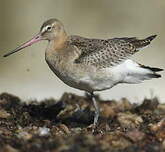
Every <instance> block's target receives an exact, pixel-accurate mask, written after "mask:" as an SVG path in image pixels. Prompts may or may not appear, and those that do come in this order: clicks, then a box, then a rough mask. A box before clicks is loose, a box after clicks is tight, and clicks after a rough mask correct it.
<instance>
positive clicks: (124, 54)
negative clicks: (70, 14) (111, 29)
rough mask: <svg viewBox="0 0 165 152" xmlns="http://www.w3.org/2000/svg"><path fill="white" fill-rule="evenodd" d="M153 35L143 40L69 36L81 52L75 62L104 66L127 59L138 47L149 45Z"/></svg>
mask: <svg viewBox="0 0 165 152" xmlns="http://www.w3.org/2000/svg"><path fill="white" fill-rule="evenodd" d="M155 37H156V35H154V36H150V37H148V38H146V39H143V40H138V39H137V38H136V37H131V38H127V37H123V38H113V39H107V40H103V39H88V38H83V37H80V36H70V44H71V45H74V46H76V47H77V48H78V49H79V50H80V52H81V54H80V56H79V57H78V58H77V59H76V60H75V62H76V63H83V64H87V65H94V66H96V67H99V68H106V67H111V66H114V65H116V64H119V63H120V62H122V61H124V60H126V59H128V58H129V57H130V56H131V55H133V54H134V53H135V52H137V51H138V50H139V49H140V48H143V47H145V46H147V45H149V44H150V42H151V41H152V40H153V39H154V38H155Z"/></svg>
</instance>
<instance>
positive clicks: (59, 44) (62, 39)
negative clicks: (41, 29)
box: [50, 31, 68, 51]
mask: <svg viewBox="0 0 165 152" xmlns="http://www.w3.org/2000/svg"><path fill="white" fill-rule="evenodd" d="M67 40H68V36H67V34H66V32H65V31H64V32H62V33H60V34H59V35H58V37H56V38H55V39H53V40H52V42H50V43H52V47H53V50H55V51H60V50H62V49H64V48H66V45H67Z"/></svg>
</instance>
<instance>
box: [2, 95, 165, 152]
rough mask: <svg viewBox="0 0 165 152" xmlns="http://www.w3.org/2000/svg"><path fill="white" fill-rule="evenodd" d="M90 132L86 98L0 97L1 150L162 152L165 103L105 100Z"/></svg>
mask: <svg viewBox="0 0 165 152" xmlns="http://www.w3.org/2000/svg"><path fill="white" fill-rule="evenodd" d="M97 100H98V101H100V102H99V106H100V111H101V117H100V118H99V125H98V127H97V128H96V130H95V132H94V133H92V125H90V124H91V123H92V122H93V116H94V108H93V106H92V103H91V100H90V98H89V97H87V96H84V97H82V96H77V95H74V94H69V93H65V94H64V95H63V96H62V97H61V99H60V100H54V99H48V100H44V101H41V102H40V103H38V102H37V101H31V102H30V103H29V104H26V103H24V102H22V101H21V100H20V99H19V98H18V97H16V96H13V95H10V94H7V93H2V94H0V152H164V151H165V104H160V103H159V101H158V100H157V98H154V99H145V100H144V101H143V103H142V104H141V105H136V104H131V103H130V102H129V101H128V100H127V99H121V100H120V101H114V100H113V101H112V100H111V101H102V100H101V99H100V98H99V97H98V96H97Z"/></svg>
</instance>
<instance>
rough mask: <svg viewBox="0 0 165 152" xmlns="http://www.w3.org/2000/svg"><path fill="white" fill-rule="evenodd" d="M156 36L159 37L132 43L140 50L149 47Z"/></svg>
mask: <svg viewBox="0 0 165 152" xmlns="http://www.w3.org/2000/svg"><path fill="white" fill-rule="evenodd" d="M156 36H157V35H152V36H149V37H147V38H145V39H142V40H138V39H135V40H134V41H132V42H131V43H132V44H133V45H134V46H135V47H136V49H140V48H143V47H146V46H148V45H149V44H150V43H151V41H152V40H153V39H155V38H156Z"/></svg>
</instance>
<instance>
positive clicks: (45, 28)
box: [42, 25, 51, 32]
mask: <svg viewBox="0 0 165 152" xmlns="http://www.w3.org/2000/svg"><path fill="white" fill-rule="evenodd" d="M48 27H51V26H50V25H47V26H45V27H44V28H43V29H42V32H45V31H46V30H47V28H48Z"/></svg>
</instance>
